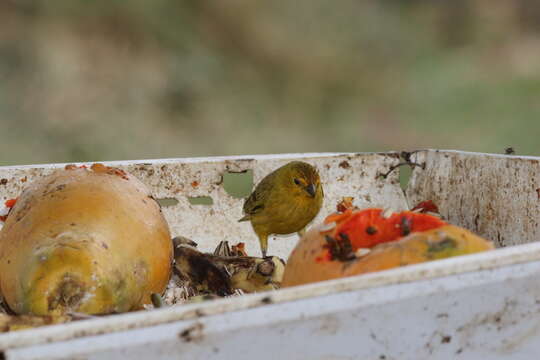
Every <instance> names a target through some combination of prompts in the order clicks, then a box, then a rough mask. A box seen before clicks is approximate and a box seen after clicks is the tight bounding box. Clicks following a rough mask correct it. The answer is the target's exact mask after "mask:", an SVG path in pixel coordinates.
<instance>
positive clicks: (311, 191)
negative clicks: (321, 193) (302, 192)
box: [306, 184, 317, 197]
mask: <svg viewBox="0 0 540 360" xmlns="http://www.w3.org/2000/svg"><path fill="white" fill-rule="evenodd" d="M316 190H317V189H316V188H315V185H313V184H309V185H308V186H307V187H306V191H307V193H308V194H309V196H311V197H315V191H316Z"/></svg>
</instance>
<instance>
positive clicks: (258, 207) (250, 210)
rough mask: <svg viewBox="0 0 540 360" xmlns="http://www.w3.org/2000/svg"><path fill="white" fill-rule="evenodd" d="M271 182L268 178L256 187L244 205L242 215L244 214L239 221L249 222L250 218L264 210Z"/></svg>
mask: <svg viewBox="0 0 540 360" xmlns="http://www.w3.org/2000/svg"><path fill="white" fill-rule="evenodd" d="M271 187H272V181H271V179H269V178H265V179H263V181H261V182H260V183H259V185H257V187H256V188H255V190H254V191H253V192H252V193H251V195H249V197H248V198H247V199H246V202H245V203H244V214H246V215H245V216H244V217H243V218H241V219H240V220H239V221H247V220H251V217H252V216H253V215H255V214H258V213H260V212H261V211H263V210H264V204H265V203H266V201H267V199H268V196H269V194H270V193H271Z"/></svg>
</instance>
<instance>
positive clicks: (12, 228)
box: [0, 165, 172, 315]
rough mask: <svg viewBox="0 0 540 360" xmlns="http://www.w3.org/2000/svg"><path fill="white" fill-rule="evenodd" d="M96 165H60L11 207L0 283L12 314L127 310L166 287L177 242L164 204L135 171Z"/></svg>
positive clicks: (0, 255) (0, 243)
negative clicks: (94, 167) (63, 167)
mask: <svg viewBox="0 0 540 360" xmlns="http://www.w3.org/2000/svg"><path fill="white" fill-rule="evenodd" d="M104 169H105V170H104ZM97 170H99V171H94V170H91V169H88V168H77V167H70V168H68V169H67V170H57V171H56V172H54V173H53V174H51V175H49V176H47V177H45V178H43V179H40V180H39V181H36V182H34V183H32V184H30V185H29V187H28V188H26V189H25V190H24V191H23V193H22V194H21V196H20V197H19V199H18V201H17V203H16V205H15V206H14V207H13V209H12V210H11V212H10V213H9V216H8V218H7V219H6V222H5V224H4V227H3V228H2V231H1V232H0V274H2V276H0V289H1V292H2V294H3V296H4V298H5V300H6V302H7V304H8V305H9V307H10V308H11V310H13V311H14V312H16V313H18V314H35V315H46V314H63V313H66V312H81V313H88V314H105V313H114V312H125V311H130V310H134V309H139V308H141V307H142V305H143V304H148V303H150V295H151V293H161V292H162V291H163V290H164V289H165V286H166V284H167V282H168V279H169V276H170V271H171V261H172V243H171V241H170V233H169V228H168V225H167V223H166V221H165V219H164V218H163V216H162V214H161V212H160V209H159V205H158V204H157V203H156V201H154V200H153V199H152V198H151V197H150V195H149V193H148V190H147V189H146V187H145V186H144V185H143V184H142V183H141V182H140V181H138V180H137V179H136V178H135V177H133V176H132V175H130V174H127V173H125V172H123V171H118V169H114V168H108V167H106V166H103V165H101V167H98V168H97Z"/></svg>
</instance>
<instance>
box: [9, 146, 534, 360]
mask: <svg viewBox="0 0 540 360" xmlns="http://www.w3.org/2000/svg"><path fill="white" fill-rule="evenodd" d="M293 159H302V160H304V161H308V162H310V163H312V164H314V165H316V166H317V167H318V168H319V171H320V173H321V179H322V182H323V184H324V186H325V196H326V197H325V203H324V208H323V211H322V212H321V214H320V215H319V217H318V218H317V219H316V220H315V222H314V223H317V222H320V219H321V218H322V217H323V216H325V215H326V214H328V213H329V212H331V211H333V210H334V207H335V204H336V203H337V202H338V201H339V200H340V199H341V198H342V197H343V196H353V197H354V198H355V201H354V203H355V205H358V206H360V207H367V206H384V207H392V208H393V209H395V210H402V209H405V208H407V203H408V204H409V205H411V206H414V205H415V204H416V203H418V202H420V201H423V200H433V201H434V202H435V203H436V204H437V205H438V206H439V209H440V211H441V213H442V215H443V216H444V217H445V218H446V219H448V220H449V221H450V222H452V223H454V224H456V225H461V226H464V227H467V228H469V229H471V230H473V231H475V232H477V233H478V234H480V235H482V236H485V237H487V238H490V239H492V240H494V241H495V243H496V244H497V245H498V246H501V247H504V246H508V245H515V244H525V243H529V242H533V241H537V240H538V239H540V229H539V224H538V221H539V218H540V216H539V214H540V212H539V210H540V166H539V161H540V158H534V157H518V156H505V155H490V154H475V153H464V152H456V151H436V150H426V151H420V152H417V153H416V154H414V155H413V158H412V160H413V161H415V162H418V163H421V164H425V166H424V167H415V169H414V171H413V174H412V176H411V179H410V182H409V185H408V188H407V190H406V194H407V197H405V195H404V193H403V191H402V190H401V188H400V185H399V182H398V171H397V170H396V171H394V172H391V173H390V175H389V176H388V177H387V178H383V177H381V176H380V174H383V173H386V172H387V171H388V169H389V168H390V167H391V166H393V165H395V164H397V163H398V162H399V161H400V160H399V158H398V157H397V154H396V153H388V154H291V155H265V156H253V157H252V156H250V157H223V158H200V159H170V160H156V161H132V162H115V163H107V164H108V165H115V166H119V167H122V168H123V169H125V170H127V171H130V172H132V173H133V174H134V175H136V176H137V177H139V178H140V179H141V181H143V182H145V183H146V184H147V185H148V186H149V187H150V189H151V191H152V193H153V194H154V196H155V197H156V198H175V199H177V200H178V203H177V204H175V205H172V206H168V207H164V208H163V211H164V214H165V216H166V217H167V220H168V221H169V222H170V224H171V227H172V231H173V234H174V235H178V234H182V235H184V236H188V237H191V238H193V239H194V240H196V241H197V242H199V243H200V244H201V245H200V246H201V248H202V249H204V250H209V249H211V248H213V247H214V246H215V244H217V243H218V242H219V241H221V240H229V241H232V242H236V241H244V242H246V245H247V249H248V253H257V252H258V243H257V240H256V238H255V236H254V235H253V232H252V230H251V228H250V225H249V224H248V223H238V222H236V220H237V219H238V218H240V216H241V207H242V203H243V200H242V199H238V198H234V197H231V196H230V195H228V194H227V193H226V192H225V191H224V189H223V186H222V183H221V179H222V175H223V173H224V172H227V171H229V172H241V171H244V170H247V169H253V173H254V178H255V179H254V182H255V183H257V182H258V181H259V180H260V179H261V178H262V177H263V176H264V175H265V174H267V173H268V172H270V171H271V170H273V169H275V168H277V167H278V166H280V165H282V164H284V163H286V162H288V161H291V160H293ZM55 166H63V165H53V166H51V165H43V166H26V167H3V168H0V198H2V199H7V198H11V197H16V196H17V195H18V194H19V192H20V191H21V189H22V187H23V186H24V185H25V182H26V181H31V180H32V179H34V178H35V177H39V176H42V175H43V174H46V173H49V172H50V171H52V169H53V168H54V167H55ZM3 179H6V180H3ZM197 196H211V197H212V200H213V205H211V206H206V205H192V204H190V202H189V199H188V198H189V197H197ZM295 242H296V236H291V237H290V238H286V239H283V238H278V239H276V240H270V246H269V251H270V253H272V254H277V255H280V256H283V257H286V256H287V254H288V253H289V252H290V250H291V249H292V247H293V246H294V244H295ZM539 263H540V244H538V243H533V244H527V245H521V246H512V247H508V248H506V249H499V250H496V251H492V252H488V253H483V254H475V255H471V256H464V257H460V258H454V259H448V260H444V261H438V262H433V263H427V264H420V265H416V266H410V267H406V268H401V269H395V270H390V271H385V272H381V273H376V274H369V275H365V276H360V277H354V278H348V279H339V280H335V281H331V282H324V283H318V284H312V285H308V286H302V287H297V288H291V289H283V290H279V291H275V292H271V293H261V294H254V295H248V296H242V297H237V298H229V299H223V300H219V301H211V302H207V303H202V304H193V305H184V306H178V307H174V308H169V309H163V310H161V309H160V310H155V311H148V312H137V313H131V314H123V315H116V316H109V317H104V318H100V319H96V320H89V321H81V322H76V323H71V324H66V325H60V326H50V327H46V328H41V329H33V330H29V331H23V332H18V333H10V334H3V335H0V349H4V350H5V354H4V355H5V356H6V357H7V358H17V359H32V358H70V357H71V358H72V357H75V356H77V357H78V356H81V357H83V358H94V357H95V358H97V357H99V358H119V357H125V358H141V359H142V358H148V357H153V358H154V357H155V358H170V357H173V356H174V357H177V358H190V359H197V358H201V359H202V358H216V359H227V358H231V357H232V356H234V357H235V358H238V359H241V358H248V357H250V358H253V357H254V356H255V355H254V354H255V353H257V358H260V359H265V358H271V357H268V356H265V354H268V355H269V356H274V354H275V355H276V356H278V357H281V358H314V359H349V358H358V357H363V358H373V359H422V358H426V359H427V358H430V359H431V358H468V359H475V358H479V357H480V356H483V357H486V358H490V359H492V358H493V359H496V358H503V357H504V358H512V359H530V358H531V354H535V353H537V352H538V351H540V345H536V344H540V326H538V325H537V324H540V321H539V320H540V319H539V317H540V315H539V314H540V308H539V305H538V304H540V288H539V285H538V284H537V281H536V280H537V279H538V276H539V275H540V265H539ZM255 329H256V331H255ZM285 340H287V342H285ZM280 344H281V345H280ZM283 344H285V345H283ZM268 349H272V350H270V351H269V350H268ZM275 351H277V352H275ZM242 353H245V354H246V355H245V357H242V356H243V355H242V356H240V355H239V354H242ZM527 356H528V357H527Z"/></svg>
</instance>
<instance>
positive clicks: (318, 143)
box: [0, 0, 540, 165]
mask: <svg viewBox="0 0 540 360" xmlns="http://www.w3.org/2000/svg"><path fill="white" fill-rule="evenodd" d="M539 136H540V2H539V1H532V0H530V1H528V0H519V1H517V0H516V1H510V0H508V1H502V0H474V1H464V0H455V1H443V0H438V1H436V0H433V1H421V0H416V1H413V0H408V1H404V0H402V1H399V0H392V1H385V2H383V1H352V0H341V1H328V0H327V1H323V0H296V1H265V2H255V1H237V0H234V1H233V0H227V1H199V0H190V1H187V0H185V1H180V0H176V1H173V0H154V1H143V0H130V1H111V0H109V1H105V0H94V1H83V0H69V1H68V0H65V1H64V0H58V1H45V0H24V1H23V0H2V1H0V140H1V141H0V150H1V151H0V164H1V165H8V164H23V163H43V162H73V161H92V160H119V159H143V158H162V157H184V156H209V155H233V154H256V153H283V152H312V151H315V152H317V151H353V152H356V151H384V150H402V149H403V150H411V149H415V148H426V147H432V148H455V149H463V150H471V151H486V152H497V153H501V152H503V151H504V149H505V148H506V147H508V146H513V147H514V148H515V149H516V151H517V153H518V154H530V155H540V141H539Z"/></svg>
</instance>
